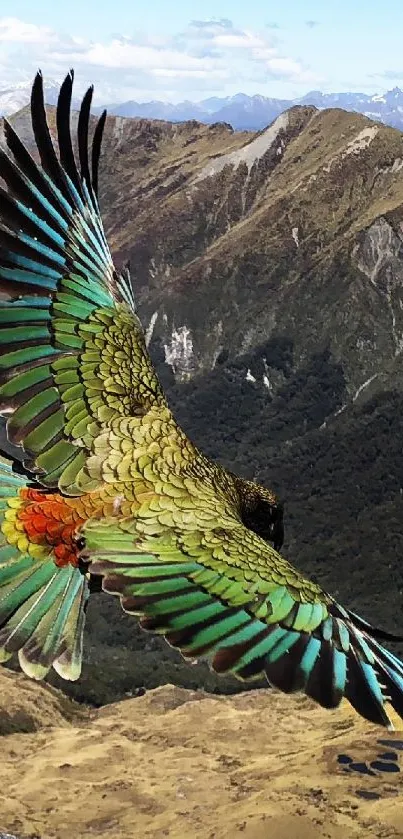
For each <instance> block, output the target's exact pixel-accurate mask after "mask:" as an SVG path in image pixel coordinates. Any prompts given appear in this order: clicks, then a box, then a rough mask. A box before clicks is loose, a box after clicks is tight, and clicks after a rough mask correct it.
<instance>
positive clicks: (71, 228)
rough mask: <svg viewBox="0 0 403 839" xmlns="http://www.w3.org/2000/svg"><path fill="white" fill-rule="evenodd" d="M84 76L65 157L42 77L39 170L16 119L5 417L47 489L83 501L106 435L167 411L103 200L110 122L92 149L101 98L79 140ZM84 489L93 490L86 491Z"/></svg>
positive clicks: (3, 204) (3, 226)
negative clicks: (53, 130) (102, 166)
mask: <svg viewBox="0 0 403 839" xmlns="http://www.w3.org/2000/svg"><path fill="white" fill-rule="evenodd" d="M72 83H73V73H72V72H71V73H69V75H68V76H67V77H66V79H65V81H64V83H63V85H62V87H61V90H60V95H59V100H58V106H57V113H56V124H57V139H58V147H59V155H57V154H56V152H55V149H54V146H53V142H52V139H51V135H50V132H49V127H48V124H47V120H46V113H45V107H44V99H43V85H42V76H41V74H40V73H38V75H37V76H36V79H35V82H34V85H33V88H32V99H31V113H32V126H33V132H34V136H35V141H36V145H37V150H38V154H39V158H40V165H37V164H36V163H35V162H34V160H33V158H32V157H31V155H30V154H29V152H28V151H27V149H26V148H25V146H24V145H23V144H22V142H21V140H20V139H19V138H18V136H17V135H16V133H15V132H14V130H13V128H12V127H11V125H10V124H9V123H8V122H7V120H4V134H5V140H6V144H7V147H8V152H6V151H5V150H4V149H0V179H3V181H4V182H5V184H6V188H4V187H0V291H1V292H2V300H1V302H0V413H2V414H3V415H4V416H5V417H6V418H7V434H8V438H9V440H10V442H12V443H15V444H18V445H21V446H22V447H23V451H24V452H25V459H24V466H25V469H26V470H27V471H30V472H32V473H34V474H35V476H36V478H37V479H38V480H39V481H40V482H41V483H42V484H43V485H44V486H46V487H59V488H60V489H61V490H62V491H63V492H64V493H67V494H72V495H79V494H81V492H82V491H84V490H88V489H92V488H94V487H95V486H96V485H97V484H98V483H99V480H97V479H96V478H93V479H90V478H89V477H88V475H87V477H86V479H83V478H82V480H81V482H78V481H77V476H78V475H79V473H80V472H81V473H82V474H83V469H84V467H85V464H86V461H87V457H88V453H89V451H90V450H91V445H92V442H93V440H94V438H95V437H97V436H98V434H99V433H100V431H101V430H102V428H103V426H104V425H105V423H107V422H108V421H109V420H110V419H111V418H112V417H114V416H117V415H119V414H120V415H124V416H135V415H136V414H138V413H140V414H141V413H142V412H143V413H144V412H145V411H146V410H147V409H148V408H149V407H150V406H151V405H153V404H155V403H158V404H160V403H162V402H163V401H164V398H163V395H162V391H161V388H160V385H159V383H158V380H157V378H156V375H155V371H154V369H153V366H152V363H151V360H150V358H149V355H148V353H147V350H146V347H145V342H144V336H143V330H142V328H141V324H140V321H139V320H138V318H137V315H136V314H135V305H134V301H133V296H132V289H131V284H130V278H129V276H128V275H122V274H118V273H117V272H116V270H115V268H114V265H113V262H112V258H111V254H110V251H109V247H108V244H107V241H106V238H105V234H104V231H103V227H102V221H101V218H100V213H99V206H98V200H97V183H98V161H99V154H100V147H101V139H102V131H103V127H104V123H105V113H104V114H103V115H102V117H101V118H100V120H99V122H98V126H97V128H96V130H95V132H94V137H93V143H92V174H90V161H89V153H88V134H89V120H90V105H91V96H92V88H90V90H89V91H88V92H87V94H86V96H85V97H84V100H83V103H82V106H81V110H80V115H79V120H78V132H77V146H78V153H79V167H78V165H77V164H76V160H75V157H74V153H73V148H72V140H71V135H70V105H71V94H72ZM83 480H84V484H85V485H84V484H83Z"/></svg>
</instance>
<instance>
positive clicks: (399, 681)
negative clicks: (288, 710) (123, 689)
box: [83, 517, 403, 727]
mask: <svg viewBox="0 0 403 839" xmlns="http://www.w3.org/2000/svg"><path fill="white" fill-rule="evenodd" d="M161 518H162V517H161ZM187 527H188V529H184V528H183V527H182V528H181V529H180V530H179V529H172V530H168V529H167V528H165V529H164V528H163V527H161V526H160V527H159V526H158V523H157V522H156V519H154V520H153V519H150V520H148V521H147V522H146V524H145V526H144V527H142V530H143V533H141V527H140V522H139V521H138V520H137V521H135V520H133V519H132V520H131V519H124V520H120V521H118V520H116V519H115V520H113V519H112V520H104V521H95V520H90V521H89V522H87V524H86V525H85V526H84V528H83V535H84V539H85V543H86V548H85V554H86V557H87V558H89V559H90V561H91V571H92V572H93V573H95V574H101V575H102V576H103V589H104V590H105V591H107V592H110V593H112V594H118V595H120V597H121V603H122V606H123V608H124V609H125V611H127V612H130V613H133V614H136V615H138V616H140V623H141V625H142V626H143V628H145V629H147V630H151V631H154V632H157V633H160V634H162V635H164V636H165V637H166V639H167V640H168V641H169V643H170V644H172V645H173V646H175V647H177V648H179V649H180V650H181V652H182V654H183V655H184V656H186V657H192V658H200V657H207V659H208V660H209V661H210V664H211V666H212V668H213V669H214V670H215V671H216V672H218V673H227V672H230V673H233V674H235V676H237V677H239V678H241V679H245V680H249V679H254V678H257V677H259V676H261V675H262V674H264V675H265V676H266V677H267V679H268V681H269V683H270V684H272V685H274V686H276V687H277V688H279V689H280V690H282V691H285V692H291V691H297V690H299V691H304V692H305V693H306V694H307V695H308V696H310V697H312V699H314V700H316V702H318V703H319V704H320V705H322V706H324V707H326V708H333V707H336V706H338V705H339V703H340V702H341V700H342V698H343V697H346V698H347V699H348V700H349V702H350V703H351V705H352V706H353V707H354V708H355V709H356V710H357V711H358V712H359V713H360V714H361V715H362V716H364V717H365V718H366V719H368V720H370V721H372V722H374V723H378V724H381V725H386V726H389V727H392V723H391V720H390V717H389V715H388V711H387V702H388V701H389V702H390V703H391V705H392V706H393V708H394V709H395V711H396V712H397V713H398V714H399V715H400V716H401V717H402V719H403V663H402V662H400V661H399V660H398V659H397V658H396V657H395V656H394V655H392V654H391V653H389V652H388V651H387V650H386V649H385V648H384V647H382V646H380V644H378V643H377V642H376V640H375V636H376V635H377V632H378V636H377V637H382V638H384V639H389V640H396V638H394V636H392V635H389V634H388V633H381V635H380V636H379V632H380V631H379V630H373V629H372V627H371V626H370V625H369V624H367V623H365V622H364V621H362V620H361V619H360V618H358V617H357V616H356V615H354V614H353V613H350V612H348V611H347V610H346V609H344V608H342V607H341V606H339V605H338V604H337V603H336V602H335V601H334V600H333V599H332V598H331V597H330V596H329V595H328V594H326V593H325V592H324V591H323V590H322V589H321V588H320V587H319V586H318V585H316V584H315V583H313V582H310V581H309V580H307V579H305V578H304V577H303V575H302V574H300V573H299V572H298V571H297V570H296V569H294V568H293V567H292V566H291V565H290V564H289V563H288V562H287V561H286V560H285V559H283V558H282V557H281V556H280V555H279V554H278V553H276V551H275V550H274V549H272V548H271V547H270V546H269V545H268V544H267V543H266V542H264V541H263V540H262V539H260V538H259V537H258V536H256V535H255V534H254V533H252V532H250V531H249V530H247V529H246V528H245V527H244V526H243V525H242V524H240V523H239V522H235V521H234V522H233V524H232V525H231V526H229V527H228V523H227V522H226V523H225V526H224V527H223V526H219V524H217V526H215V527H211V528H209V529H208V530H207V529H205V528H203V525H202V524H200V523H199V525H198V526H197V524H196V526H195V524H194V525H193V528H192V525H191V522H190V520H188V526H187Z"/></svg>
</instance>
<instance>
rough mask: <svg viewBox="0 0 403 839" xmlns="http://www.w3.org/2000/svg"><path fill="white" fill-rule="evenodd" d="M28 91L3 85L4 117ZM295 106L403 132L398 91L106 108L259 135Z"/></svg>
mask: <svg viewBox="0 0 403 839" xmlns="http://www.w3.org/2000/svg"><path fill="white" fill-rule="evenodd" d="M30 88H31V80H29V81H27V82H22V83H19V84H17V85H14V86H8V87H2V86H1V83H0V116H2V115H3V116H7V115H10V114H12V113H14V112H15V111H18V110H19V109H20V108H22V107H24V106H25V105H26V104H27V103H28V101H29V96H30ZM58 89H59V84H58V83H57V82H55V81H52V80H48V81H47V82H45V98H46V101H47V103H48V104H49V105H54V104H55V103H56V99H57V92H58ZM77 104H78V102H77V101H75V102H73V105H77ZM294 105H308V106H311V105H313V106H315V107H316V108H318V109H324V108H343V109H344V110H347V111H356V112H357V113H361V114H363V115H364V116H367V117H369V118H370V119H374V120H377V121H380V122H383V123H385V124H386V125H391V126H393V127H394V128H399V129H401V130H402V129H403V91H402V90H401V89H400V88H399V87H395V88H393V90H389V91H388V92H387V93H384V94H375V95H372V96H371V95H368V94H365V93H322V92H321V91H319V90H313V91H311V92H310V93H307V94H306V95H305V96H303V97H302V98H299V99H293V100H289V99H275V98H270V97H267V96H260V95H255V96H247V95H246V94H244V93H237V94H236V95H235V96H226V97H219V96H216V97H209V98H208V99H203V100H201V101H200V102H190V101H187V100H185V101H183V102H179V103H177V104H173V103H171V102H162V101H158V100H155V101H151V102H136V101H134V100H130V101H127V102H121V103H118V104H116V103H112V104H109V105H106V107H107V109H108V113H109V114H110V115H112V116H123V117H138V118H145V119H162V120H170V121H171V122H184V121H186V120H191V119H196V120H198V121H199V122H204V123H206V124H212V123H214V122H227V123H228V124H229V125H231V126H232V128H234V129H235V130H237V131H241V130H252V131H260V130H261V129H262V128H264V127H265V126H266V125H269V124H270V123H271V122H272V121H273V120H274V119H275V118H276V117H277V116H278V115H279V114H280V113H282V112H283V111H286V110H288V109H289V108H291V107H293V106H294ZM102 108H103V106H99V107H97V108H94V113H100V112H101V110H102Z"/></svg>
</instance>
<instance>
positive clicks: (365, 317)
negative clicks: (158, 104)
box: [13, 106, 403, 701]
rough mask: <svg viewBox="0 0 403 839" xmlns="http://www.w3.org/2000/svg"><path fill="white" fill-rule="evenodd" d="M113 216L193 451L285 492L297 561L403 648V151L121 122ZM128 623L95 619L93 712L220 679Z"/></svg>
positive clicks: (381, 134)
mask: <svg viewBox="0 0 403 839" xmlns="http://www.w3.org/2000/svg"><path fill="white" fill-rule="evenodd" d="M50 120H51V123H52V125H53V127H54V123H55V120H54V112H52V111H50ZM13 122H14V124H15V126H16V128H17V129H18V130H19V131H21V132H22V134H23V136H24V138H25V140H26V142H27V143H28V144H29V145H32V138H31V136H30V130H29V119H28V112H27V110H23V111H21V112H19V114H17V115H16V116H15V117H14V118H13ZM100 197H101V206H102V210H103V216H104V220H105V226H106V230H107V234H108V236H109V240H110V242H111V246H112V250H113V252H114V254H115V255H116V261H117V263H118V264H122V263H123V262H124V261H125V260H127V259H128V258H130V261H131V273H132V276H133V282H134V286H135V289H136V293H137V299H138V304H139V312H140V315H141V317H142V319H143V323H144V325H145V327H146V329H147V336H148V340H149V345H150V351H151V353H152V355H153V357H154V359H155V361H156V364H157V366H158V369H159V372H160V376H161V378H162V380H163V383H164V385H165V387H166V390H167V392H168V395H169V397H170V400H171V403H172V406H173V407H174V409H175V411H176V414H177V416H178V418H179V419H180V421H181V422H182V424H183V426H184V427H185V429H186V431H187V432H188V433H189V434H190V436H191V437H192V438H193V439H194V440H195V442H196V443H198V444H199V445H200V446H202V447H203V448H204V449H205V450H206V451H207V453H209V454H210V455H211V456H212V457H215V458H217V459H220V460H221V461H222V462H223V463H224V464H225V465H227V466H229V467H230V468H232V469H233V470H235V471H238V472H239V473H241V474H243V475H245V476H247V477H254V478H257V479H258V480H260V481H262V482H263V483H267V484H269V485H271V486H274V488H276V489H277V490H278V491H279V492H280V494H281V495H282V497H283V498H284V499H285V504H286V518H285V522H286V543H285V546H284V552H285V555H286V556H288V557H289V558H290V559H291V560H292V561H294V562H296V563H297V564H299V565H300V566H301V567H302V568H303V569H304V570H305V571H306V572H308V573H310V574H312V575H313V576H315V577H316V578H317V579H318V580H319V581H320V582H321V584H322V585H324V586H325V587H326V588H327V589H328V590H329V591H331V593H332V594H334V595H335V596H336V597H339V598H340V599H341V600H342V601H343V602H344V603H345V604H346V605H349V606H350V607H352V608H354V609H356V610H357V611H361V613H362V614H363V616H364V617H366V618H368V619H371V620H372V621H374V622H375V623H381V624H382V625H386V626H387V627H389V629H390V630H392V631H393V630H394V631H399V630H400V631H401V627H402V622H403V621H402V618H403V615H402V589H403V575H402V563H401V552H402V549H403V530H402V521H403V495H402V493H403V451H402V439H403V434H402V432H403V394H402V390H403V375H402V372H403V367H402V358H403V356H402V349H403V284H402V280H403V259H402V237H403V233H402V230H403V228H402V224H403V136H402V135H401V134H400V133H399V132H398V131H396V130H395V129H392V128H386V127H385V126H383V125H381V124H378V123H374V122H371V121H370V120H369V119H367V118H366V117H363V116H361V115H359V114H356V113H347V112H345V111H342V110H320V111H318V110H316V108H314V107H308V106H298V107H294V108H292V109H291V110H289V111H288V112H286V113H285V114H282V115H281V116H279V117H278V118H277V120H276V121H275V122H274V123H273V124H272V125H271V126H270V127H269V128H267V129H265V130H264V131H263V132H261V133H259V134H251V133H246V132H244V133H234V132H233V131H232V129H231V128H230V126H228V125H225V124H215V125H210V126H206V125H202V124H200V123H198V122H195V121H193V122H187V123H183V124H180V125H174V124H171V123H167V122H162V121H161V122H159V121H150V120H145V119H139V120H133V119H125V118H122V117H110V118H108V120H107V123H106V134H105V145H104V152H103V158H102V173H101V196H100ZM117 615H118V606H117V605H116V604H115V603H114V602H112V600H111V599H106V600H105V599H104V598H99V599H95V601H94V606H93V609H92V611H91V610H90V612H89V618H90V620H89V633H90V643H89V644H88V645H87V649H88V655H89V657H90V658H91V661H92V662H93V664H90V663H88V664H87V666H86V670H85V674H84V678H83V680H82V681H81V682H80V685H79V686H76V687H72V688H69V689H71V690H73V691H75V692H76V695H77V696H79V698H81V699H91V700H92V701H104V700H105V699H109V700H110V699H111V698H113V697H115V696H121V695H123V694H124V692H125V691H130V690H133V689H135V688H136V687H138V686H141V685H143V684H151V685H152V686H154V685H155V684H156V683H157V684H158V682H159V680H161V679H163V680H166V679H167V678H168V679H169V680H171V681H174V680H178V681H179V682H180V683H181V684H187V685H189V686H192V687H193V686H195V684H197V683H198V682H197V680H199V681H200V682H202V683H203V682H204V680H205V679H206V678H207V677H206V671H205V670H199V669H198V668H197V667H195V668H191V669H190V670H189V668H185V667H184V666H182V664H179V659H178V658H175V657H169V656H168V655H167V653H165V652H163V650H166V647H162V646H161V644H160V642H159V640H156V641H154V640H153V639H151V640H150V639H147V640H146V641H144V636H143V635H141V634H139V632H138V631H137V630H136V629H135V628H134V622H133V620H131V619H129V618H126V617H125V616H122V617H120V616H119V619H118V618H117ZM144 650H145V652H144ZM148 656H149V658H148ZM160 656H162V657H163V661H164V666H163V672H164V676H162V674H161V672H159V670H158V667H159V664H158V663H157V662H160V661H161V658H160ZM151 660H152V662H154V665H155V669H153V666H152V665H151V669H147V668H145V666H144V661H150V662H151ZM100 667H102V678H100V675H99V668H100ZM170 668H172V669H170ZM186 674H191V675H186ZM187 679H188V680H190V681H186V680H187ZM220 684H221V685H222V684H224V683H223V682H219V681H217V680H210V677H209V682H208V685H209V688H211V689H219V687H218V685H220ZM228 689H231V690H233V689H234V686H233V684H231V686H230V687H229V688H228ZM97 691H99V693H98V695H97Z"/></svg>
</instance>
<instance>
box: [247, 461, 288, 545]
mask: <svg viewBox="0 0 403 839" xmlns="http://www.w3.org/2000/svg"><path fill="white" fill-rule="evenodd" d="M236 485H237V489H238V493H239V498H240V507H241V517H242V521H243V523H244V525H245V527H247V528H248V529H249V530H253V532H254V533H257V535H258V536H260V537H261V538H262V539H264V540H265V541H266V542H272V543H273V545H274V548H275V550H276V551H279V550H280V548H281V546H282V544H283V542H284V524H283V505H282V504H281V502H280V501H279V499H278V498H277V496H276V495H275V493H274V492H272V490H270V489H266V487H262V486H260V485H259V484H255V483H254V482H253V481H246V480H243V479H241V478H237V479H236Z"/></svg>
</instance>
